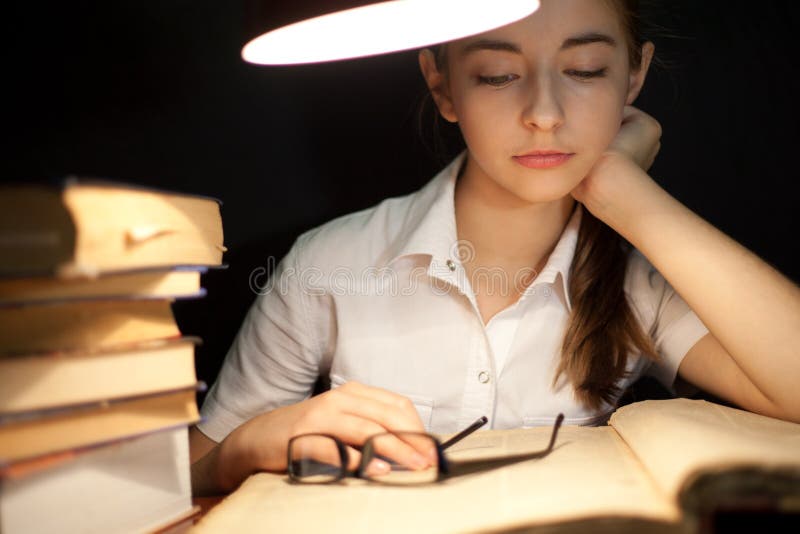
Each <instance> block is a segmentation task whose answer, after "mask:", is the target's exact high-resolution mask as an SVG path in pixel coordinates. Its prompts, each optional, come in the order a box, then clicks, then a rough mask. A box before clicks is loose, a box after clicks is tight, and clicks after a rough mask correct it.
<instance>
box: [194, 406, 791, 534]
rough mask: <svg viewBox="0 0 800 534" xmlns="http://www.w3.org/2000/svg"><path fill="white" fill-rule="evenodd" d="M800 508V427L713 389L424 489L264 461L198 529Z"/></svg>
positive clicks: (520, 526)
mask: <svg viewBox="0 0 800 534" xmlns="http://www.w3.org/2000/svg"><path fill="white" fill-rule="evenodd" d="M550 432H551V429H550V428H543V427H539V428H530V429H518V430H488V431H483V432H477V433H475V434H473V435H472V436H469V437H468V438H466V439H465V440H464V441H462V442H460V443H459V444H458V445H456V446H454V447H453V448H452V449H450V450H448V452H447V456H448V457H449V458H451V459H452V460H457V459H467V458H483V457H485V458H494V457H498V456H502V455H508V454H514V453H521V452H526V451H536V450H541V449H543V448H544V447H545V446H546V445H547V442H548V439H549V437H550ZM748 499H749V500H752V499H757V500H758V502H759V503H763V502H765V500H766V501H768V502H770V503H771V504H772V506H774V508H775V509H778V510H782V511H786V512H789V513H797V512H798V511H800V425H798V424H793V423H787V422H784V421H779V420H776V419H772V418H769V417H763V416H760V415H756V414H752V413H749V412H745V411H742V410H737V409H733V408H728V407H724V406H719V405H717V404H714V403H710V402H707V401H696V400H688V399H670V400H660V401H642V402H638V403H634V404H630V405H628V406H625V407H622V408H620V409H618V410H617V411H616V412H615V413H614V414H613V415H612V417H611V420H610V422H609V426H602V427H578V426H563V427H562V428H561V431H560V432H559V435H558V440H557V442H556V446H555V449H554V450H553V451H552V452H551V453H550V454H549V455H548V456H546V457H544V458H540V459H534V460H528V461H524V462H521V463H517V464H514V465H509V466H506V467H502V468H499V469H494V470H488V471H484V472H480V473H474V474H470V475H467V476H464V477H458V478H452V479H447V480H445V481H444V482H441V483H437V484H434V485H427V486H421V487H411V488H409V487H387V486H381V485H377V484H374V483H370V482H365V481H363V480H357V479H348V480H346V481H345V482H342V483H337V484H331V485H298V484H292V483H290V482H289V480H288V478H287V476H286V475H278V474H270V473H260V474H257V475H254V476H252V477H250V478H249V479H248V480H247V481H245V483H244V484H242V486H241V487H240V488H239V489H238V490H237V491H235V492H234V493H232V494H231V495H230V496H229V497H227V498H226V499H225V500H224V501H222V503H220V504H219V505H218V506H216V507H215V508H214V509H213V510H211V512H209V514H208V515H206V517H204V518H203V519H202V521H200V523H199V524H198V525H197V526H196V527H195V528H196V532H199V533H204V532H339V531H346V532H348V533H357V532H364V533H367V532H413V533H414V534H422V533H428V532H430V533H434V532H435V533H443V532H459V533H460V532H486V531H508V530H512V531H515V532H590V531H591V532H598V531H600V532H604V531H607V532H618V531H621V530H622V531H630V532H670V533H673V532H694V531H696V530H697V527H698V521H699V518H700V517H701V516H702V515H703V514H704V513H706V512H707V511H708V510H709V509H710V508H713V507H715V506H718V505H736V504H741V503H742V502H746V501H747V500H748Z"/></svg>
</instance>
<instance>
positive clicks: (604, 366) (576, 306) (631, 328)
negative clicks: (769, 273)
mask: <svg viewBox="0 0 800 534" xmlns="http://www.w3.org/2000/svg"><path fill="white" fill-rule="evenodd" d="M645 1H646V0H645ZM606 2H608V4H609V6H610V7H611V8H613V9H614V10H615V11H616V12H617V13H619V15H620V17H621V24H622V29H623V31H624V32H625V34H626V41H627V42H626V45H627V49H628V58H629V65H630V68H631V70H636V69H639V68H640V66H641V62H642V45H643V44H644V43H645V42H646V40H647V39H646V38H645V35H644V34H645V30H644V24H643V21H642V18H641V17H640V13H639V8H640V5H639V4H640V2H639V0H606ZM433 52H434V54H435V56H436V63H437V68H439V70H442V69H446V68H447V62H446V46H437V47H433ZM653 63H654V64H658V61H657V60H656V59H654V60H653ZM664 66H666V65H664ZM434 117H435V119H434V120H435V121H436V122H435V123H434V130H435V133H434V141H435V142H439V143H442V140H443V139H444V138H443V137H442V136H441V132H439V124H440V123H439V118H438V114H436V113H434ZM458 137H459V141H460V142H461V143H463V139H462V138H461V136H460V135H459V136H458ZM451 142H452V141H451ZM462 147H463V144H462ZM438 148H443V146H440V147H438ZM434 152H435V153H440V154H441V151H440V150H434ZM630 251H631V246H630V244H629V243H628V242H627V241H625V240H624V239H623V238H622V237H621V236H620V235H619V234H617V233H616V232H615V231H614V230H613V229H612V228H610V227H609V226H608V225H606V224H605V223H604V222H603V221H601V220H600V219H598V218H597V217H595V216H594V215H592V214H591V213H590V212H589V210H586V209H584V210H583V214H582V217H581V225H580V230H579V234H578V242H577V245H576V250H575V257H574V259H573V261H572V265H571V267H570V278H569V280H570V281H569V288H568V291H569V296H570V302H571V304H572V310H571V312H570V316H569V320H568V324H567V329H566V332H565V335H564V342H563V345H562V349H561V352H562V354H561V360H560V362H559V364H558V367H557V369H556V371H555V375H554V377H553V387H556V386H557V384H558V380H559V378H560V377H561V376H562V375H564V376H565V377H566V379H567V380H568V381H569V382H570V383H572V384H573V387H574V388H575V396H576V399H577V400H578V402H580V403H581V404H583V405H584V406H586V407H587V408H590V409H593V410H598V409H601V408H602V407H603V404H604V403H607V404H610V405H614V404H616V402H617V400H618V399H619V397H620V395H621V394H622V391H621V390H620V387H619V386H618V385H617V383H618V382H619V381H620V380H621V379H623V378H625V376H626V375H627V371H626V364H627V362H628V354H629V353H630V352H638V353H641V354H642V355H644V356H646V357H648V358H651V359H653V360H656V361H657V360H658V359H659V356H658V354H657V352H656V349H655V346H654V344H653V340H652V338H651V337H650V335H649V333H646V332H644V331H643V330H642V327H641V326H640V324H639V322H638V321H637V319H636V317H635V316H634V312H633V309H632V307H631V305H630V303H629V302H628V299H627V295H626V294H625V288H624V284H625V275H626V267H627V263H628V257H629V254H630Z"/></svg>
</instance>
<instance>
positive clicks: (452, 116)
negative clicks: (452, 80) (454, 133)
mask: <svg viewBox="0 0 800 534" xmlns="http://www.w3.org/2000/svg"><path fill="white" fill-rule="evenodd" d="M419 68H420V70H421V71H422V76H423V77H424V78H425V83H426V84H427V85H428V90H429V91H430V92H431V96H432V97H433V101H434V102H435V103H436V107H437V108H438V109H439V113H440V114H441V116H442V117H444V119H445V120H446V121H449V122H458V117H457V116H456V112H455V109H454V107H453V100H452V99H451V98H450V90H449V88H448V86H447V77H446V76H445V74H444V73H442V72H439V69H438V68H437V67H436V58H435V57H434V55H433V51H432V50H431V49H429V48H426V49H424V50H420V53H419Z"/></svg>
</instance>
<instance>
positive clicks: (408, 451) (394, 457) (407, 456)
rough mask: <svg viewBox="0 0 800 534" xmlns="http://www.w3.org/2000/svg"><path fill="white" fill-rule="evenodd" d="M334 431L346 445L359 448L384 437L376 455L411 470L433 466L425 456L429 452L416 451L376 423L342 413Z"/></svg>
mask: <svg viewBox="0 0 800 534" xmlns="http://www.w3.org/2000/svg"><path fill="white" fill-rule="evenodd" d="M332 431H335V432H336V435H337V436H338V437H339V439H341V440H342V441H344V442H345V443H347V444H349V445H358V446H360V445H363V444H364V442H366V441H367V439H369V438H370V437H373V436H375V435H382V436H383V437H381V439H379V440H377V444H378V448H376V453H377V454H379V455H380V456H382V457H385V458H388V459H389V460H391V461H393V462H396V463H397V464H399V465H402V466H404V467H407V468H409V469H422V468H424V467H427V466H428V465H430V464H431V462H430V460H429V457H427V456H423V454H427V453H428V451H427V450H425V449H423V450H419V451H418V450H416V449H415V448H414V447H412V446H411V445H410V443H409V442H406V441H403V440H401V439H400V438H398V437H397V436H395V435H393V434H389V433H387V429H386V428H384V427H382V426H380V425H378V424H377V423H375V422H374V421H371V420H368V419H364V418H362V417H358V416H355V415H352V414H348V413H340V414H339V415H337V416H336V417H335V430H332ZM359 458H360V455H359ZM350 464H352V462H350ZM356 465H357V464H356ZM353 468H354V467H353Z"/></svg>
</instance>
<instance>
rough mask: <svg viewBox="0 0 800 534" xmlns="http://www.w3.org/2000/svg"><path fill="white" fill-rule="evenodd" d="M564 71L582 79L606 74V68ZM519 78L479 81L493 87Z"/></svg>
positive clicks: (508, 75) (483, 79)
mask: <svg viewBox="0 0 800 534" xmlns="http://www.w3.org/2000/svg"><path fill="white" fill-rule="evenodd" d="M564 72H566V73H567V74H569V75H570V76H575V77H576V78H578V79H580V80H588V79H591V78H602V77H603V76H605V75H606V69H605V68H602V69H598V70H567V71H564ZM518 78H519V76H517V75H516V74H504V75H502V76H478V83H479V84H482V85H491V86H492V87H504V86H506V85H508V84H509V83H511V82H513V81H515V80H517V79H518Z"/></svg>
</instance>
